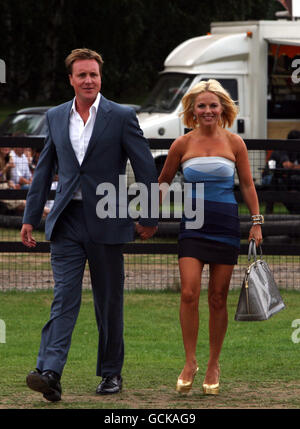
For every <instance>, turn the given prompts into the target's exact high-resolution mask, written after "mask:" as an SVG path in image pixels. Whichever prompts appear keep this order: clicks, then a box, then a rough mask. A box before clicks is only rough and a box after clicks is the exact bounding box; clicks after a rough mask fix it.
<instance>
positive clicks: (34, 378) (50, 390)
mask: <svg viewBox="0 0 300 429" xmlns="http://www.w3.org/2000/svg"><path fill="white" fill-rule="evenodd" d="M26 383H27V386H28V387H30V389H32V390H35V391H36V392H40V393H42V394H43V396H44V398H45V399H47V400H48V401H51V402H57V401H60V400H61V385H60V376H59V375H58V374H56V372H54V371H50V370H49V371H43V372H41V371H39V370H36V371H30V373H29V374H28V375H27V378H26Z"/></svg>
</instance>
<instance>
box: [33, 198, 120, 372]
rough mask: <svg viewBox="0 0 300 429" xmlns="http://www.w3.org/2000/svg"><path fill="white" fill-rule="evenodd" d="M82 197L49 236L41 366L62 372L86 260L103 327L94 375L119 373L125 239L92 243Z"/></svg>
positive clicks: (77, 309)
mask: <svg viewBox="0 0 300 429" xmlns="http://www.w3.org/2000/svg"><path fill="white" fill-rule="evenodd" d="M87 221H88V219H85V218H84V212H83V207H82V203H81V202H75V201H74V200H73V201H72V202H71V203H70V204H69V205H68V206H67V207H66V209H65V210H64V212H63V213H62V215H61V216H60V218H59V219H58V222H57V224H56V226H55V230H54V234H53V240H52V241H51V264H52V270H53V276H54V281H55V286H54V299H53V302H52V306H51V315H50V319H49V321H48V322H47V323H46V325H45V326H44V328H43V330H42V337H41V344H40V350H39V355H38V360H37V368H38V369H39V370H41V371H45V370H52V371H55V372H57V373H58V374H62V371H63V368H64V366H65V363H66V360H67V355H68V351H69V348H70V344H71V336H72V332H73V329H74V326H75V323H76V320H77V316H78V313H79V309H80V304H81V290H82V278H83V274H84V269H85V265H86V261H88V264H89V269H90V275H91V283H92V290H93V296H94V307H95V314H96V321H97V325H98V331H99V342H98V361H97V370H96V375H99V376H102V377H106V376H108V375H117V374H121V370H122V366H123V361H124V341H123V289H124V266H123V253H122V250H123V246H124V245H123V244H112V245H109V244H99V243H94V242H93V237H89V234H88V232H87V228H86V222H87Z"/></svg>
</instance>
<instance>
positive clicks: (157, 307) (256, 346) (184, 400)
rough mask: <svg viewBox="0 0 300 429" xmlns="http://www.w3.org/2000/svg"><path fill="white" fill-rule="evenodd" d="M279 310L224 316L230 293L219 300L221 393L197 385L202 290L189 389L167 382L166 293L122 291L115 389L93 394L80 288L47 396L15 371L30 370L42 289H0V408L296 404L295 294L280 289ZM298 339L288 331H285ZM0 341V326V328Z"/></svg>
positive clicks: (169, 301)
mask: <svg viewBox="0 0 300 429" xmlns="http://www.w3.org/2000/svg"><path fill="white" fill-rule="evenodd" d="M282 296H283V299H284V301H285V303H286V309H285V310H283V311H281V312H280V313H278V314H277V315H275V316H273V317H272V318H271V319H270V320H268V321H265V322H235V321H234V320H233V318H234V313H235V308H236V305H237V301H238V292H237V291H231V292H230V293H229V299H228V310H229V327H228V333H227V336H226V339H225V343H224V347H223V351H222V355H221V360H220V364H221V392H220V395H219V396H218V397H209V396H204V395H203V394H202V390H201V384H202V382H203V378H204V374H205V369H206V363H207V359H208V308H207V292H206V291H203V292H202V294H201V297H200V332H199V341H198V352H197V358H198V363H199V366H200V370H199V373H198V374H197V377H196V379H195V383H194V388H193V391H192V393H191V394H190V395H189V396H180V395H178V394H176V392H175V391H174V387H175V384H176V379H177V377H178V375H179V373H180V371H181V369H182V366H183V363H184V351H183V345H182V340H181V331H180V325H179V319H178V310H179V299H180V296H179V294H178V293H175V292H155V293H153V292H152V293H151V292H126V293H125V364H124V369H123V377H124V388H123V392H122V393H121V394H119V395H113V396H112V397H104V398H103V397H99V396H96V395H95V393H94V392H95V389H96V386H97V384H98V383H99V381H100V379H99V378H98V377H96V376H95V375H94V374H95V368H96V353H97V330H96V323H95V317H94V309H93V300H92V293H91V291H84V292H83V296H82V306H81V311H80V314H79V318H78V321H77V325H76V327H75V331H74V334H73V339H72V345H71V349H70V353H69V359H68V362H67V365H66V367H65V370H64V373H63V376H62V387H63V396H62V401H61V402H59V403H56V404H53V403H49V402H47V401H45V400H44V399H42V395H40V394H39V393H36V392H33V391H31V390H29V389H28V388H27V386H26V384H25V377H26V375H27V373H28V372H29V370H31V369H34V367H35V362H36V355H37V352H38V347H39V341H40V331H41V329H42V327H43V325H44V323H45V322H46V321H47V319H48V316H49V310H50V304H51V301H52V292H51V291H38V292H18V291H13V292H1V293H0V319H2V320H3V321H4V322H5V325H6V332H5V334H6V335H5V342H2V343H0V373H1V389H0V408H31V409H33V408H43V409H53V408H55V409H56V408H64V409H66V408H88V409H92V408H95V409H97V408H98V409H101V408H102V409H127V408H129V409H132V408H136V409H152V408H157V409H164V408H170V409H183V408H184V409H200V408H299V406H300V361H299V352H300V343H296V342H293V341H292V333H293V331H295V328H292V326H291V325H292V322H293V320H295V319H300V310H299V308H300V293H299V292H297V291H282ZM295 337H296V338H298V337H299V339H300V335H299V334H298V336H297V335H296V336H295V334H294V338H295ZM0 338H2V341H3V339H4V338H3V332H2V337H1V336H0Z"/></svg>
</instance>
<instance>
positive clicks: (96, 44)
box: [0, 0, 282, 104]
mask: <svg viewBox="0 0 300 429" xmlns="http://www.w3.org/2000/svg"><path fill="white" fill-rule="evenodd" d="M0 8H1V14H0V40H1V46H0V58H2V59H4V60H5V62H6V65H7V83H6V84H5V85H2V86H1V92H2V95H1V100H2V102H7V103H8V102H9V103H13V102H18V103H19V102H26V101H27V100H30V101H31V102H36V103H39V102H40V103H45V104H51V102H58V101H64V100H65V99H68V98H70V97H71V96H72V91H71V88H70V87H69V85H68V79H67V76H66V73H65V69H64V58H65V57H66V56H67V55H68V54H69V52H70V51H71V50H72V49H74V48H77V47H89V48H91V49H95V50H97V51H99V52H100V53H101V54H102V55H103V58H104V61H105V67H104V72H103V73H104V74H103V88H102V92H103V93H104V94H105V95H106V96H108V97H111V98H113V99H117V100H118V101H120V99H123V100H124V99H125V98H126V97H127V98H128V99H129V98H131V99H132V97H137V95H138V94H146V93H147V91H148V90H149V88H150V87H151V86H152V85H153V82H154V80H155V78H156V75H157V73H158V72H159V71H160V70H161V69H162V68H163V62H164V59H165V57H166V56H167V55H168V53H169V52H170V51H171V50H172V49H173V48H174V47H175V46H177V45H178V44H179V43H180V42H182V41H184V40H185V39H187V38H191V37H195V36H198V35H202V34H205V33H206V32H208V31H209V27H210V23H211V22H212V21H232V20H249V19H274V13H275V11H276V10H281V9H282V6H281V5H280V3H279V2H278V1H276V0H227V1H225V2H220V1H217V0H211V1H210V2H201V1H199V0H189V1H188V2H187V1H186V0H172V1H171V0H149V1H147V2H145V1H143V0H110V1H103V0H102V1H96V0H85V2H84V5H83V3H82V1H79V0H40V1H38V2H37V1H35V0H24V1H23V2H20V1H18V0H0Z"/></svg>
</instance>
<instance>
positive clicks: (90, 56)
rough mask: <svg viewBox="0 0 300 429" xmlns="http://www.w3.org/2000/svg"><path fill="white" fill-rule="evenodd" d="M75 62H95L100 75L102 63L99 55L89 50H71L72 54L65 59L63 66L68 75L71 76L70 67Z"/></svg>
mask: <svg viewBox="0 0 300 429" xmlns="http://www.w3.org/2000/svg"><path fill="white" fill-rule="evenodd" d="M76 60H96V61H97V63H98V64H99V72H100V75H101V74H102V66H103V63H104V61H103V59H102V57H101V55H100V54H98V52H96V51H92V50H91V49H87V48H79V49H73V50H72V52H71V53H70V54H69V55H68V56H67V58H66V59H65V66H66V69H67V72H68V74H72V66H73V63H74V61H76Z"/></svg>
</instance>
